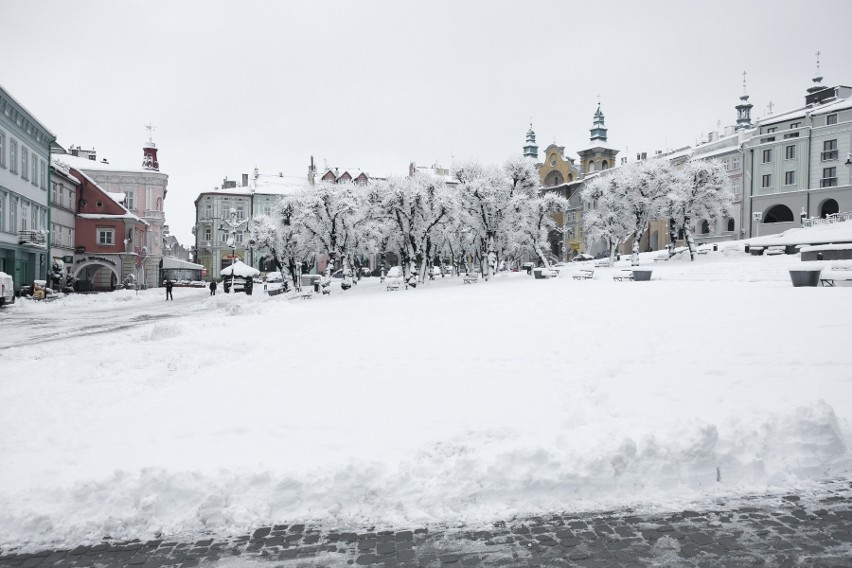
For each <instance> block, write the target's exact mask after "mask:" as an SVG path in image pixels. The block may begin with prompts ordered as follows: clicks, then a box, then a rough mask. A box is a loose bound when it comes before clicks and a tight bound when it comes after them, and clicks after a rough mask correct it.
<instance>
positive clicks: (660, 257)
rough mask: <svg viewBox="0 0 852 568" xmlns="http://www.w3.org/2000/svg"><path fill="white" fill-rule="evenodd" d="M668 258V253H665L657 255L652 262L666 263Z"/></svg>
mask: <svg viewBox="0 0 852 568" xmlns="http://www.w3.org/2000/svg"><path fill="white" fill-rule="evenodd" d="M670 258H671V256H669V253H667V252H665V253H663V254H658V255H657V256H655V257H654V262H668V260H669V259H670Z"/></svg>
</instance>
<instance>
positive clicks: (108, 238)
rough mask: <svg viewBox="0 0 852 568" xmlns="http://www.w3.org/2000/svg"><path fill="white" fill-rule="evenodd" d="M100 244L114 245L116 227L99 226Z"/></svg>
mask: <svg viewBox="0 0 852 568" xmlns="http://www.w3.org/2000/svg"><path fill="white" fill-rule="evenodd" d="M98 244H99V245H101V246H112V245H114V244H115V229H113V228H112V227H98Z"/></svg>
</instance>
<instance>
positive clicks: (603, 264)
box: [595, 258, 612, 268]
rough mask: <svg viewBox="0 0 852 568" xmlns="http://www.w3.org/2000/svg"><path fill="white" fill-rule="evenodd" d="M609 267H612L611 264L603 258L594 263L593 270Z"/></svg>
mask: <svg viewBox="0 0 852 568" xmlns="http://www.w3.org/2000/svg"><path fill="white" fill-rule="evenodd" d="M609 266H612V263H611V262H610V261H609V259H608V258H604V259H602V260H599V261H597V262H596V263H595V268H607V267H609Z"/></svg>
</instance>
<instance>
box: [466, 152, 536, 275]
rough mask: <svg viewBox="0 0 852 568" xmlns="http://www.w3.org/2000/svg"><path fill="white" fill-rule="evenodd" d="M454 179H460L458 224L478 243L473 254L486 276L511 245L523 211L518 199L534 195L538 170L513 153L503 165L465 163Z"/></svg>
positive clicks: (492, 271) (530, 197)
mask: <svg viewBox="0 0 852 568" xmlns="http://www.w3.org/2000/svg"><path fill="white" fill-rule="evenodd" d="M456 178H457V179H458V180H459V182H460V190H459V194H460V196H461V203H462V204H461V211H460V219H461V223H462V225H463V226H464V227H465V228H466V229H467V230H469V232H470V234H472V235H473V236H474V239H475V240H476V242H477V244H478V247H477V248H478V252H479V254H478V255H477V256H478V257H479V263H480V266H481V269H482V273H483V274H484V275H485V278H486V279H488V278H490V277H491V276H492V275H493V274H494V271H495V269H496V267H497V264H498V262H499V260H500V259H501V257H502V256H503V255H504V253H505V251H507V250H511V249H512V248H513V246H512V242H511V239H512V237H513V235H515V234H517V231H516V229H517V227H518V226H519V225H520V224H521V219H522V215H523V213H524V211H525V209H524V207H522V201H523V200H525V199H532V198H534V197H536V192H537V189H538V185H539V177H538V172H537V171H536V169H535V166H534V165H533V164H532V163H531V162H530V161H529V160H527V159H525V158H523V157H521V156H517V157H514V158H510V159H509V160H507V161H506V163H505V164H504V166H503V168H497V167H493V166H482V165H481V164H478V163H475V162H473V163H468V164H465V165H463V166H462V167H460V168H458V169H457V170H456ZM527 212H528V210H527ZM463 232H464V229H463Z"/></svg>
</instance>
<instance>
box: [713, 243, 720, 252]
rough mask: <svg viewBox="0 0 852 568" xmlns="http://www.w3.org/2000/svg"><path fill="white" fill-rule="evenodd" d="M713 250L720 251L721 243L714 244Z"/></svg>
mask: <svg viewBox="0 0 852 568" xmlns="http://www.w3.org/2000/svg"><path fill="white" fill-rule="evenodd" d="M713 252H719V245H717V244H714V245H713Z"/></svg>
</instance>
